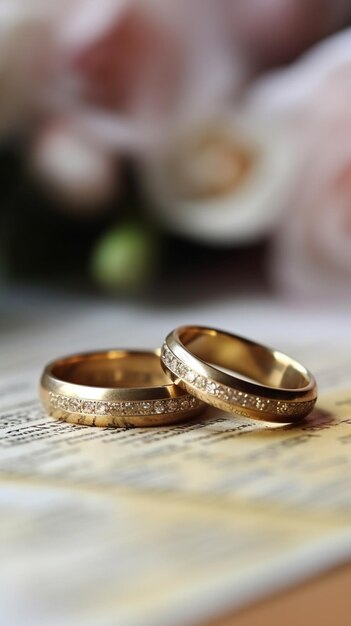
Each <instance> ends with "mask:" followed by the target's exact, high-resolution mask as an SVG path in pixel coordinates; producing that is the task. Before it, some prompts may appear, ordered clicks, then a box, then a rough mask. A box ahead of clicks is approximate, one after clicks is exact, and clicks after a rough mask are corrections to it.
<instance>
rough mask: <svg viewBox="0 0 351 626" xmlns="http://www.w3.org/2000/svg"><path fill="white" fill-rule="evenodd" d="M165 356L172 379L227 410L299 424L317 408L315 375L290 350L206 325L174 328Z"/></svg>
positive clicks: (165, 347)
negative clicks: (270, 346)
mask: <svg viewBox="0 0 351 626" xmlns="http://www.w3.org/2000/svg"><path fill="white" fill-rule="evenodd" d="M161 360H162V366H163V369H164V371H165V372H166V373H167V374H168V375H169V376H170V377H171V379H172V381H173V382H174V383H175V384H176V385H179V386H180V387H182V389H184V390H186V391H187V392H188V393H190V394H192V395H194V396H195V397H196V398H198V399H199V400H202V401H204V402H206V403H208V404H211V405H213V406H215V407H218V408H220V409H222V410H224V411H230V412H231V413H237V414H239V415H244V416H246V417H251V418H254V419H258V420H266V421H269V422H281V423H289V422H297V421H299V420H301V419H302V418H304V417H306V416H307V415H308V414H309V413H310V412H311V411H312V409H313V407H314V405H315V402H316V399H317V385H316V381H315V379H314V377H313V376H312V374H311V373H310V372H309V371H308V370H307V369H306V368H305V367H304V366H303V365H301V364H300V363H298V362H297V361H295V360H294V359H292V358H291V357H289V356H287V355H286V354H284V353H282V352H279V351H278V350H274V349H271V348H267V347H266V346H263V345H260V344H258V343H255V342H253V341H250V340H248V339H244V338H243V337H239V336H237V335H232V334H230V333H227V332H224V331H221V330H216V329H214V328H204V327H200V326H183V327H180V328H176V329H175V330H174V331H173V332H171V333H170V334H169V335H168V336H167V338H166V341H165V343H164V345H163V348H162V352H161Z"/></svg>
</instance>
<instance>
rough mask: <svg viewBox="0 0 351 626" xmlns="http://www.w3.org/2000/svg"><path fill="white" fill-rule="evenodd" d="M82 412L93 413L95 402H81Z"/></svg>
mask: <svg viewBox="0 0 351 626" xmlns="http://www.w3.org/2000/svg"><path fill="white" fill-rule="evenodd" d="M83 411H84V413H95V402H91V401H90V400H87V401H86V402H83Z"/></svg>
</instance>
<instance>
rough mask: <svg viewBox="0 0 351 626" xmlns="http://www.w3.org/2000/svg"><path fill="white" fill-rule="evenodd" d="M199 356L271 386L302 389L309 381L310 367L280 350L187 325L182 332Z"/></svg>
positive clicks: (195, 353)
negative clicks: (307, 367) (301, 364)
mask: <svg viewBox="0 0 351 626" xmlns="http://www.w3.org/2000/svg"><path fill="white" fill-rule="evenodd" d="M179 338H180V340H181V342H182V343H183V345H184V346H185V347H186V348H187V349H188V350H189V351H190V352H191V353H192V354H193V355H194V356H196V357H198V358H199V359H201V360H202V361H205V362H206V363H207V364H208V365H213V366H215V367H218V368H219V369H221V370H223V371H225V370H229V371H230V373H233V375H237V374H239V376H242V377H243V378H245V379H249V380H252V381H254V382H258V383H261V384H262V385H266V386H269V387H276V388H284V389H302V388H303V387H306V386H307V385H308V384H309V379H308V375H307V371H306V370H305V369H304V368H303V367H302V366H300V365H299V364H298V363H297V362H295V361H293V359H290V358H289V357H288V356H286V355H284V354H282V353H281V352H278V351H273V350H270V349H269V348H265V347H264V346H261V345H259V344H255V343H252V342H250V341H247V340H245V339H241V338H240V337H235V336H232V335H229V334H226V333H220V332H217V331H215V330H212V329H205V330H204V329H196V328H195V327H194V328H188V329H186V330H184V331H183V332H181V333H180V334H179Z"/></svg>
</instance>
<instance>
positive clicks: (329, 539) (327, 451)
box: [0, 333, 351, 626]
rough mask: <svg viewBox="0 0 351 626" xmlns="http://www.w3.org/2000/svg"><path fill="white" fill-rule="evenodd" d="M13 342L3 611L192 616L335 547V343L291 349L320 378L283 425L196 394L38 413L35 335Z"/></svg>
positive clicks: (48, 620) (45, 617) (346, 384)
mask: <svg viewBox="0 0 351 626" xmlns="http://www.w3.org/2000/svg"><path fill="white" fill-rule="evenodd" d="M44 335H45V333H44ZM24 344H25V342H23V346H24ZM17 349H18V344H17V346H16V350H15V348H13V351H12V352H11V348H10V347H9V346H7V350H6V355H7V357H6V365H5V361H4V360H2V364H1V366H0V370H1V373H0V508H1V516H0V527H1V533H0V546H1V548H0V550H1V565H0V569H1V574H0V623H1V624H3V625H4V626H32V625H33V626H34V625H35V626H37V625H38V624H45V625H46V626H63V625H64V626H66V625H67V624H74V625H75V626H83V625H84V626H180V625H185V624H195V623H198V622H200V621H201V619H202V618H205V617H206V618H207V619H208V618H209V617H210V616H211V615H213V616H214V615H216V614H217V613H219V612H222V611H225V610H228V609H235V608H238V607H242V606H244V605H245V604H246V603H248V602H251V601H253V600H255V599H257V598H259V597H262V596H263V595H265V594H267V593H270V592H272V591H276V590H278V589H280V588H283V587H285V586H287V585H291V584H293V583H294V582H296V581H300V580H303V579H305V578H307V577H308V576H311V575H313V574H314V573H317V572H319V571H322V570H323V569H325V568H328V567H331V566H333V565H335V564H338V563H341V562H343V561H346V560H348V559H349V558H350V555H351V455H350V452H351V357H348V354H347V351H346V350H345V351H344V352H342V351H340V353H339V356H338V354H337V352H336V351H334V352H333V354H332V353H330V354H325V353H324V354H320V353H319V352H318V350H315V351H313V349H312V347H308V348H307V347H306V349H304V348H301V349H299V351H296V350H295V356H297V357H299V356H301V359H305V358H306V356H308V365H309V366H311V365H312V364H313V367H314V373H315V374H316V377H317V379H318V381H319V388H320V396H319V401H318V404H317V407H316V409H315V410H314V412H313V413H312V414H311V416H310V417H309V418H307V419H306V421H305V422H304V423H302V424H300V425H299V426H295V427H294V426H289V425H274V424H269V423H264V422H258V421H254V420H250V419H245V418H242V417H238V416H235V415H231V414H229V413H223V412H220V411H218V410H215V409H213V410H211V409H207V410H206V411H205V412H204V414H203V415H201V416H198V417H197V418H195V419H193V420H191V421H188V422H186V423H181V424H178V425H174V426H165V427H157V428H153V429H147V428H144V429H141V428H120V429H110V428H94V427H87V426H77V425H72V424H68V423H65V422H60V421H55V420H54V419H52V418H50V417H48V416H47V415H46V414H45V411H44V410H43V409H42V407H41V405H40V404H39V401H38V397H37V385H38V372H40V368H41V367H42V366H43V365H44V363H43V362H42V356H41V355H40V351H39V352H38V349H37V346H36V349H34V347H33V348H32V347H31V341H30V339H29V338H28V341H27V344H26V345H25V346H24V347H23V350H22V352H21V355H22V357H21V358H22V361H21V362H19V359H17V358H16V354H17ZM23 354H26V358H25V359H23ZM53 356H56V355H53ZM57 356H58V355H57Z"/></svg>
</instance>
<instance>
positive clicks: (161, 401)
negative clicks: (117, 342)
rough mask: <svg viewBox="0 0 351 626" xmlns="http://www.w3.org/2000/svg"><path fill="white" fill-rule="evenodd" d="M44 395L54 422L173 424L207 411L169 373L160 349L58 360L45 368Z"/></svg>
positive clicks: (105, 353) (122, 424)
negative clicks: (56, 419)
mask: <svg viewBox="0 0 351 626" xmlns="http://www.w3.org/2000/svg"><path fill="white" fill-rule="evenodd" d="M40 395H41V399H42V402H43V404H44V406H45V408H46V409H47V411H48V413H49V415H51V416H52V417H55V418H58V419H61V420H65V421H67V422H71V423H74V424H85V425H89V426H159V425H164V424H172V423H174V422H178V421H181V420H184V419H187V418H189V417H192V416H193V415H196V414H197V413H198V412H199V411H200V410H201V409H202V408H203V403H202V402H201V401H199V400H198V399H196V398H194V397H193V396H191V395H189V394H188V393H187V392H186V391H184V390H183V389H181V388H180V387H177V386H176V385H174V384H172V382H171V381H170V380H169V378H168V377H167V376H166V375H165V374H164V372H163V371H162V368H161V363H160V351H159V350H155V351H154V352H152V351H150V352H136V351H127V350H110V351H105V352H94V353H86V354H77V355H73V356H69V357H66V358H62V359H58V360H56V361H53V362H52V363H49V365H47V367H46V368H45V370H44V372H43V375H42V378H41V383H40Z"/></svg>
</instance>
